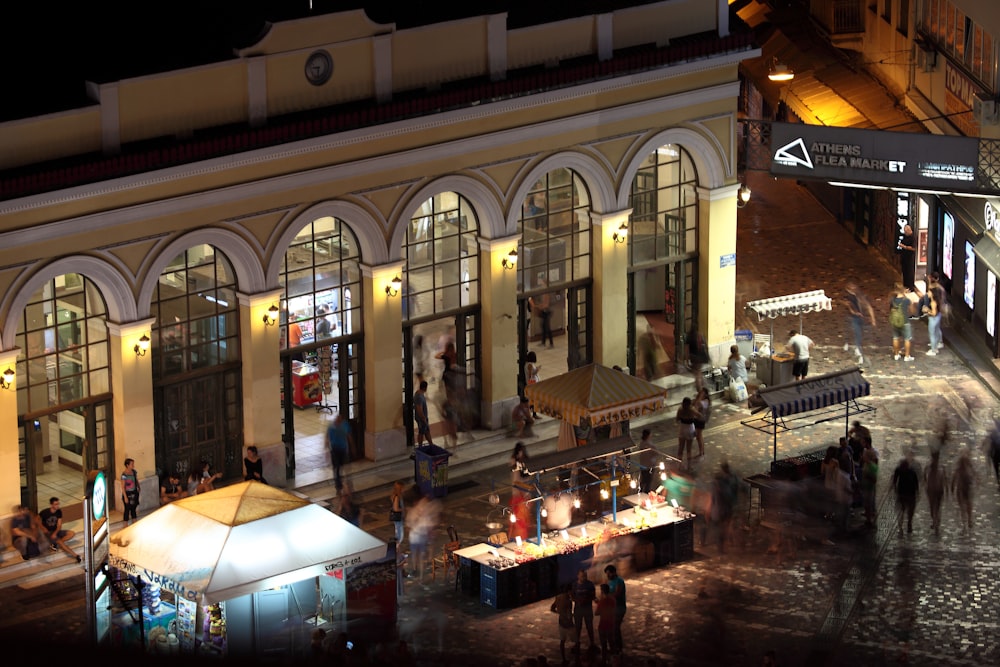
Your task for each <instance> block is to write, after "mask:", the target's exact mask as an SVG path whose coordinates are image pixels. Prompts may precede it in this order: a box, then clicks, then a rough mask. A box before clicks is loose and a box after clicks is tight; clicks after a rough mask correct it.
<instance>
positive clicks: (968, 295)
mask: <svg viewBox="0 0 1000 667" xmlns="http://www.w3.org/2000/svg"><path fill="white" fill-rule="evenodd" d="M972 248H973V245H972V244H971V243H969V242H968V241H966V242H965V305H967V306H968V307H969V308H973V309H975V307H976V253H974V252H973V251H972Z"/></svg>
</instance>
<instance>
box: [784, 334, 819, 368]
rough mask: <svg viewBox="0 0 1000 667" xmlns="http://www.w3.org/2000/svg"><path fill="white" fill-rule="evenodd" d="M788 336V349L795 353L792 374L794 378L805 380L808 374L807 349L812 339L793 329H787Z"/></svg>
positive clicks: (809, 348)
mask: <svg viewBox="0 0 1000 667" xmlns="http://www.w3.org/2000/svg"><path fill="white" fill-rule="evenodd" d="M788 336H789V338H788V350H789V351H790V352H792V353H793V354H795V361H794V363H792V375H794V376H795V379H796V380H805V379H806V375H808V374H809V350H811V349H812V347H813V342H812V339H811V338H809V336H806V335H805V334H803V333H799V332H798V331H796V330H795V329H792V330H791V331H789V332H788Z"/></svg>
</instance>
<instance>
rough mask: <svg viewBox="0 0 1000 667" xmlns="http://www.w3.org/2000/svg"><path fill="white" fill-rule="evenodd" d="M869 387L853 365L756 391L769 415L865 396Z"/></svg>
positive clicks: (787, 414)
mask: <svg viewBox="0 0 1000 667" xmlns="http://www.w3.org/2000/svg"><path fill="white" fill-rule="evenodd" d="M871 388H872V387H871V384H870V383H869V382H868V380H866V379H864V377H862V375H861V370H860V369H858V368H857V367H856V366H855V367H853V368H850V369H848V370H846V371H838V372H836V373H827V374H826V375H817V376H816V377H811V378H809V379H807V380H802V381H801V382H793V383H791V384H782V385H778V386H776V387H768V388H766V389H761V390H760V395H761V398H763V399H764V402H765V403H766V404H767V407H768V408H769V409H770V410H771V414H772V415H773V416H775V417H787V416H789V415H794V414H797V413H799V412H808V411H810V410H819V409H820V408H825V407H829V406H831V405H837V404H838V403H846V402H847V401H850V400H853V399H856V398H860V397H861V396H868V395H870V394H871Z"/></svg>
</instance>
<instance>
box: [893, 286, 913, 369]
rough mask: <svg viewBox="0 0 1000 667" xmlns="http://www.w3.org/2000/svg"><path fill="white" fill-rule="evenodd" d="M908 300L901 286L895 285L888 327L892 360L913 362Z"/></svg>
mask: <svg viewBox="0 0 1000 667" xmlns="http://www.w3.org/2000/svg"><path fill="white" fill-rule="evenodd" d="M909 310H910V300H909V299H908V298H907V296H906V291H905V289H904V288H903V286H902V285H900V284H898V283H897V284H896V290H895V291H894V292H893V294H892V297H891V298H890V301H889V326H890V327H892V358H893V359H895V360H896V361H899V359H900V357H901V356H902V358H903V361H913V357H912V356H910V345H911V341H912V339H913V329H912V328H911V327H910V318H909V317H908V313H909Z"/></svg>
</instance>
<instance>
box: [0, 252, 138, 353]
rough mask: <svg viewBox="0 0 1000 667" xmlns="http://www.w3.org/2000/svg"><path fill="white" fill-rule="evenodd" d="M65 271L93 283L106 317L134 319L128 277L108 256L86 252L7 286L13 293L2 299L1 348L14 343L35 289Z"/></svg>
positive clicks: (6, 347) (7, 348)
mask: <svg viewBox="0 0 1000 667" xmlns="http://www.w3.org/2000/svg"><path fill="white" fill-rule="evenodd" d="M67 273H78V274H80V275H81V276H85V277H86V278H87V279H88V280H90V281H92V282H93V283H94V285H96V286H97V289H98V290H99V291H100V292H101V296H103V297H104V304H105V307H106V308H107V312H108V315H107V317H108V319H109V320H110V321H112V322H132V321H135V320H136V319H138V314H137V310H138V309H137V308H136V300H135V297H134V296H133V294H132V288H131V286H130V284H129V281H128V280H127V279H126V278H125V277H124V276H123V275H122V273H121V272H120V271H119V270H118V269H117V268H115V267H114V266H112V265H111V263H110V262H109V261H108V260H106V259H102V258H98V257H91V256H87V255H81V256H78V257H64V258H61V259H57V260H55V261H54V262H52V263H50V264H46V265H45V266H43V267H41V268H40V269H38V271H36V272H35V273H34V274H32V275H31V276H30V277H28V278H27V279H26V280H25V281H24V282H23V283H21V284H20V285H19V286H18V288H17V290H11V293H12V294H13V297H12V298H10V299H9V300H5V301H6V303H5V304H4V311H3V312H5V313H7V319H6V321H5V322H4V328H3V348H4V349H5V350H9V349H11V348H13V347H14V344H15V340H16V336H17V323H18V318H20V317H21V314H22V313H23V312H24V309H25V307H26V306H27V304H28V301H29V300H31V296H32V295H33V294H34V293H35V291H36V290H38V289H39V288H40V287H41V286H42V285H44V284H45V283H46V282H48V281H49V280H52V279H53V278H55V277H57V276H61V275H64V274H67Z"/></svg>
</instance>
